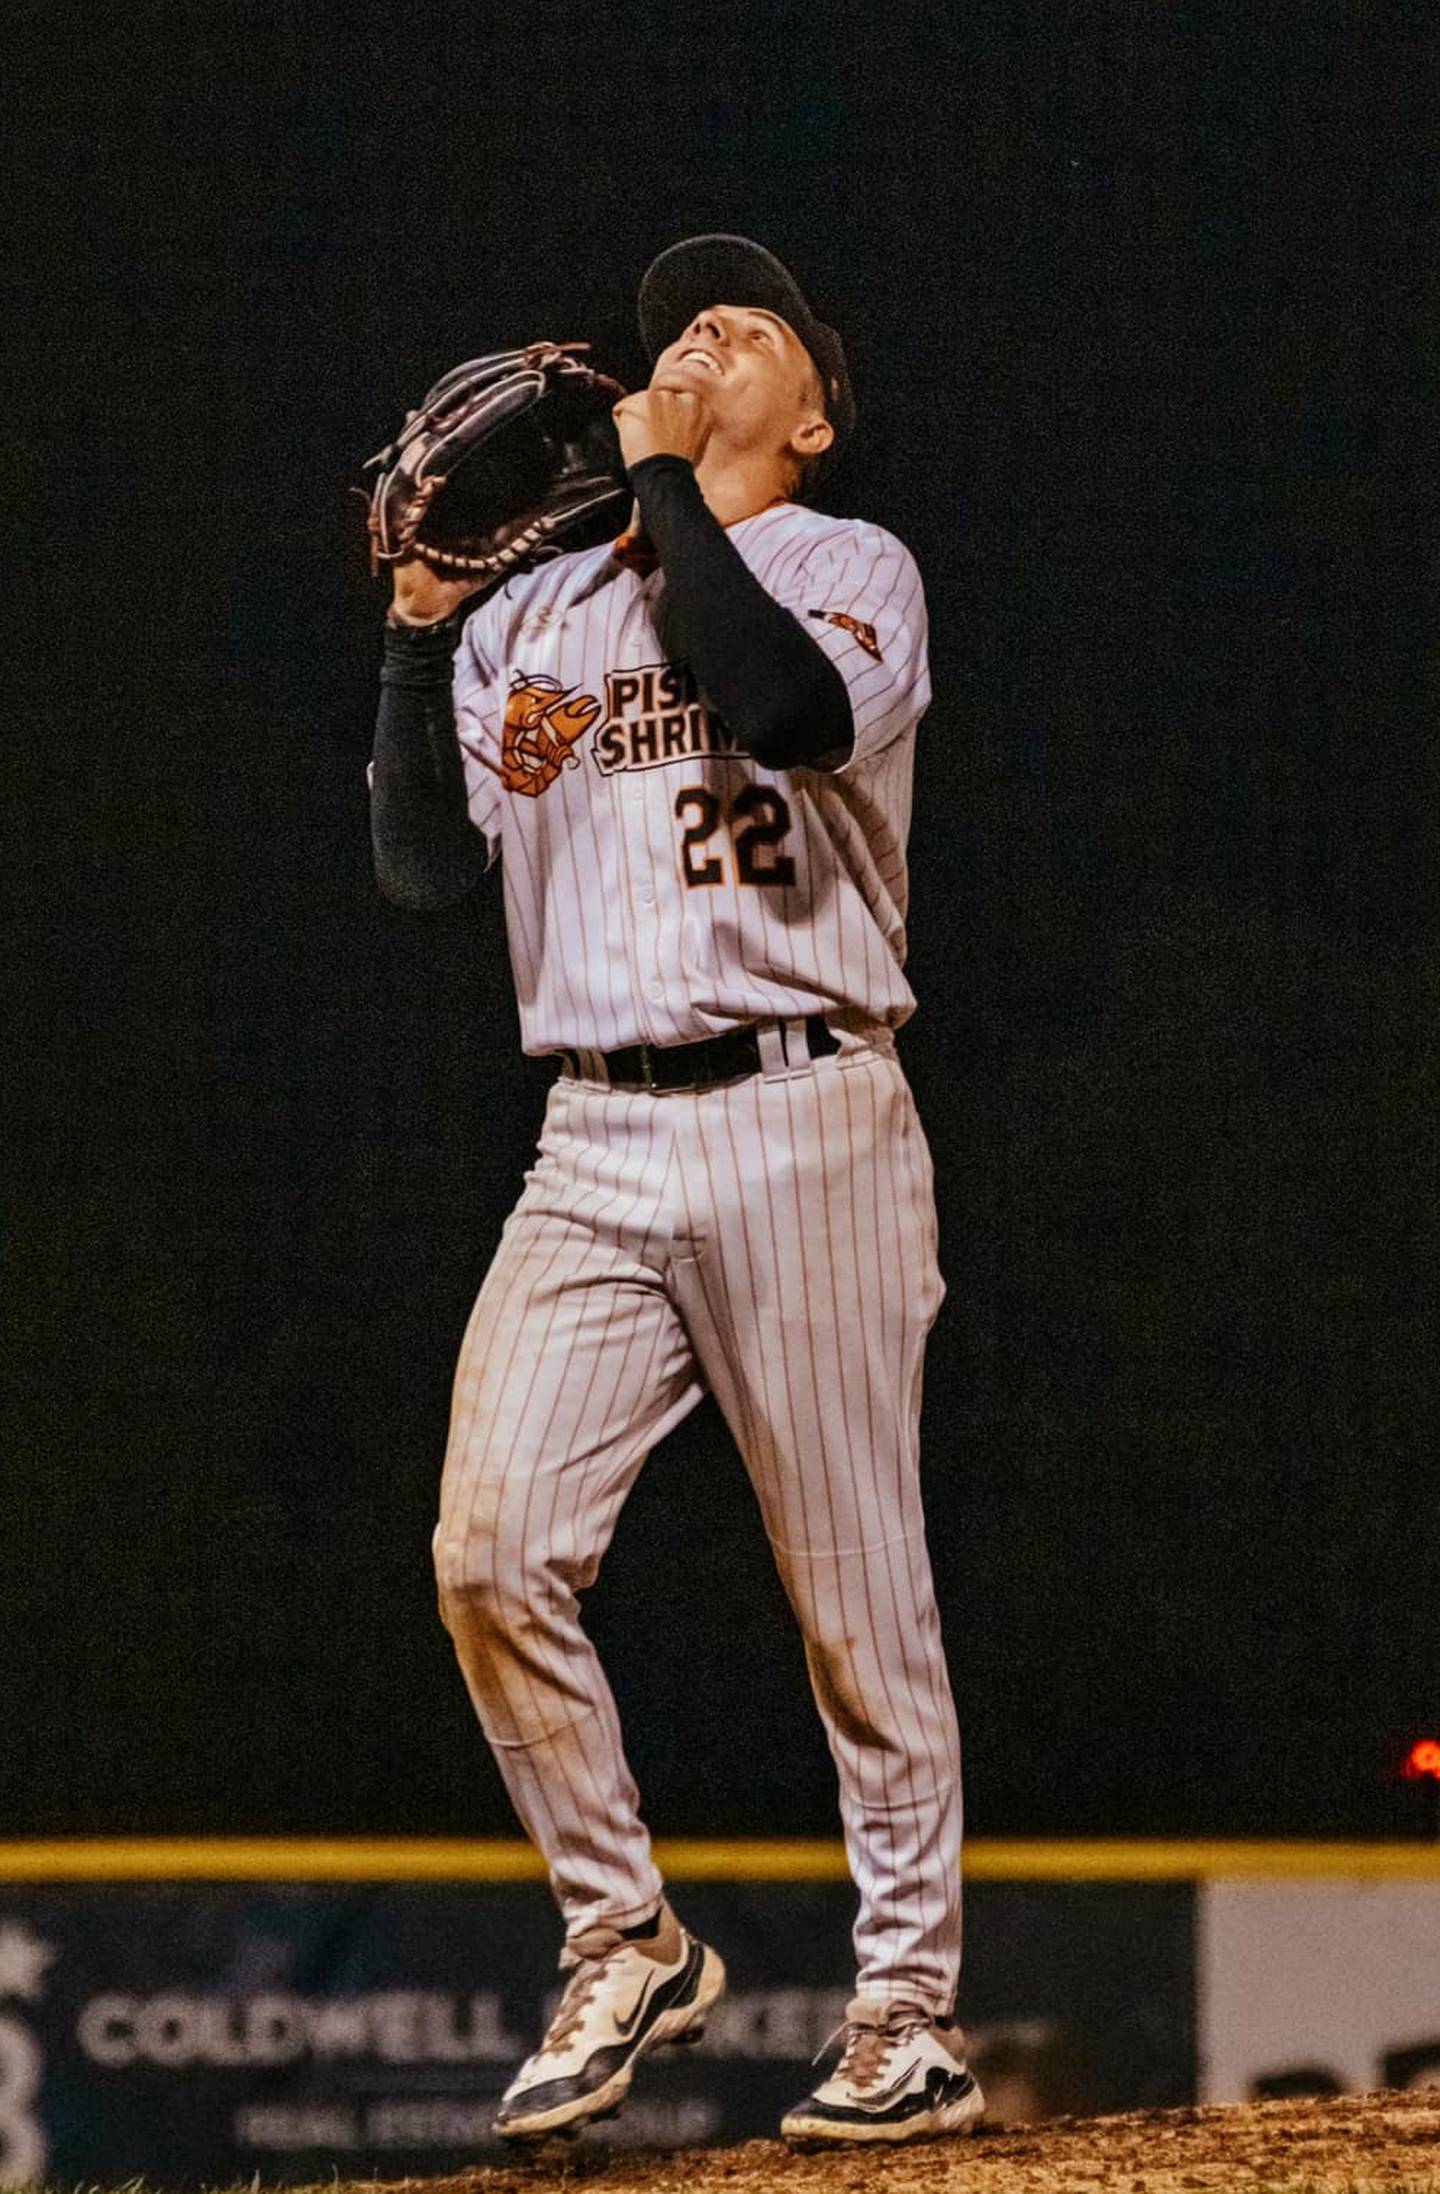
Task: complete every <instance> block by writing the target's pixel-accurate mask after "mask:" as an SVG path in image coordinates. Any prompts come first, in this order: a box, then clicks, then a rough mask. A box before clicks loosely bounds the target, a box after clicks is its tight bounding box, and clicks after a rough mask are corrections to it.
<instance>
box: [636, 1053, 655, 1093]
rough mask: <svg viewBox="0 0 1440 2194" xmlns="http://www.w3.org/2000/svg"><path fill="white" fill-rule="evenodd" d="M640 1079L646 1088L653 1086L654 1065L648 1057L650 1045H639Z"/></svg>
mask: <svg viewBox="0 0 1440 2194" xmlns="http://www.w3.org/2000/svg"><path fill="white" fill-rule="evenodd" d="M640 1080H641V1082H642V1083H643V1084H644V1086H645V1088H646V1089H653V1088H654V1087H655V1067H654V1063H653V1062H652V1060H651V1057H650V1046H649V1045H648V1044H642V1045H641V1046H640Z"/></svg>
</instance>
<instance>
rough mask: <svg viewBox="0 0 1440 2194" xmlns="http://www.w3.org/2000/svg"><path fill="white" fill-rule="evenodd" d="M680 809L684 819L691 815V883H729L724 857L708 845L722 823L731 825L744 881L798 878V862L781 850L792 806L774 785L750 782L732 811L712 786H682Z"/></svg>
mask: <svg viewBox="0 0 1440 2194" xmlns="http://www.w3.org/2000/svg"><path fill="white" fill-rule="evenodd" d="M675 813H676V815H677V816H678V817H679V818H680V820H681V822H682V823H683V822H685V821H686V819H687V817H688V818H689V827H688V828H687V829H686V830H685V832H684V834H683V835H682V837H681V840H680V868H681V872H682V874H683V875H684V878H685V881H686V883H687V884H723V883H724V881H725V863H724V861H723V860H722V859H721V857H720V855H719V854H717V853H709V852H707V851H706V850H705V849H706V843H707V841H708V840H709V839H711V838H713V837H714V835H715V833H716V831H717V830H718V829H719V828H720V825H721V824H722V822H728V823H729V825H730V829H731V834H732V836H733V839H734V845H735V874H736V877H737V879H738V880H739V882H740V883H742V884H793V883H794V881H795V863H794V861H793V860H792V859H791V857H790V855H789V854H788V853H781V852H779V851H778V850H777V849H778V847H779V846H780V844H781V841H782V840H783V839H784V838H785V837H786V836H787V834H788V832H789V829H790V809H789V806H788V805H787V803H786V801H785V799H784V797H783V795H782V794H780V793H779V792H777V791H776V789H775V787H774V786H773V785H746V786H745V788H744V790H743V791H741V792H738V793H737V794H736V796H735V798H734V799H733V800H732V801H731V803H730V812H729V815H728V816H727V815H726V813H725V810H724V808H723V806H722V805H721V803H720V801H719V800H718V799H717V798H716V796H715V794H714V793H713V792H711V790H710V789H709V787H708V786H707V785H682V786H681V788H680V790H679V791H678V792H677V793H676V795H675ZM737 825H739V826H741V827H739V828H737V827H736V826H737Z"/></svg>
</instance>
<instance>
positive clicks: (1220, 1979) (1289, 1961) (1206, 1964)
mask: <svg viewBox="0 0 1440 2194" xmlns="http://www.w3.org/2000/svg"><path fill="white" fill-rule="evenodd" d="M1198 1930H1199V1948H1198V1960H1199V1974H1198V1980H1199V2019H1200V2084H1201V2098H1202V2100H1204V2101H1206V2102H1220V2103H1228V2102H1241V2101H1244V2100H1246V2099H1248V2098H1250V2097H1261V2096H1274V2095H1287V2094H1341V2093H1350V2092H1358V2091H1360V2090H1363V2089H1365V2088H1371V2087H1420V2086H1432V2085H1435V2086H1440V1881H1393V1882H1380V1881H1377V1882H1360V1881H1356V1882H1347V1881H1290V1882H1285V1881H1275V1882H1263V1881H1243V1880H1239V1881H1217V1882H1210V1883H1207V1884H1206V1885H1205V1886H1204V1888H1203V1889H1202V1890H1201V1891H1200V1903H1199V1914H1198Z"/></svg>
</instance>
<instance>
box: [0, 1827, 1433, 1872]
mask: <svg viewBox="0 0 1440 2194" xmlns="http://www.w3.org/2000/svg"><path fill="white" fill-rule="evenodd" d="M655 1858H656V1861H657V1864H658V1865H659V1867H660V1869H661V1871H662V1873H664V1874H665V1875H667V1876H668V1877H669V1879H670V1880H672V1881H679V1882H685V1881H689V1882H838V1881H844V1880H845V1879H846V1878H847V1869H846V1865H845V1853H844V1850H843V1847H842V1846H841V1845H840V1843H839V1842H838V1841H829V1840H825V1841H816V1842H806V1841H804V1840H800V1839H796V1840H788V1839H787V1840H783V1841H775V1842H726V1841H723V1840H713V1839H697V1840H691V1841H686V1840H684V1839H680V1840H671V1841H668V1842H667V1841H661V1842H659V1843H657V1844H656V1846H655ZM964 1872H965V1873H966V1875H967V1876H968V1877H969V1879H970V1880H972V1881H989V1882H1021V1881H1029V1882H1160V1881H1214V1880H1217V1879H1234V1878H1236V1877H1248V1878H1256V1877H1269V1878H1272V1879H1274V1878H1281V1879H1290V1880H1315V1879H1334V1878H1337V1877H1339V1878H1348V1879H1350V1880H1352V1881H1436V1882H1440V1841H1437V1842H1435V1843H1433V1844H1426V1843H1418V1842H1417V1843H1244V1842H1154V1843H1151V1842H1138V1841H1106V1842H1091V1843H1071V1842H1050V1841H1046V1840H1043V1839H1034V1840H1031V1839H1019V1840H1009V1839H998V1838H997V1839H987V1838H984V1837H977V1838H975V1839H974V1840H973V1841H972V1842H971V1843H969V1844H967V1846H966V1848H965V1857H964ZM543 1878H544V1868H543V1865H542V1864H541V1860H540V1857H539V1854H538V1853H537V1852H536V1851H535V1850H534V1849H533V1848H532V1847H531V1846H530V1845H529V1844H526V1843H519V1842H513V1843H512V1842H499V1841H490V1840H488V1839H474V1840H471V1839H464V1838H458V1837H456V1838H444V1837H426V1838H408V1837H377V1838H365V1837H322V1836H300V1837H280V1836H277V1837H229V1836H220V1837H198V1838H197V1837H164V1836H158V1837H147V1836H140V1837H107V1838H98V1839H90V1838H59V1839H51V1840H47V1841H32V1842H9V1843H7V1842H4V1841H0V1883H3V1882H174V1881H209V1882H246V1881H266V1882H269V1881H316V1882H360V1881H363V1882H533V1881H540V1880H543Z"/></svg>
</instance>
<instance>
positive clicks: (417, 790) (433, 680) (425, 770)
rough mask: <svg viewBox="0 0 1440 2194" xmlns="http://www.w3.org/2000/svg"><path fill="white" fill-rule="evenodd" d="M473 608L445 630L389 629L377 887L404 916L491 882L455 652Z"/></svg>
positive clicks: (373, 827) (379, 765)
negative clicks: (471, 800)
mask: <svg viewBox="0 0 1440 2194" xmlns="http://www.w3.org/2000/svg"><path fill="white" fill-rule="evenodd" d="M473 606H474V605H473V604H472V603H462V604H461V606H460V608H459V609H458V610H456V611H455V613H454V614H453V616H450V617H447V618H445V619H444V621H443V622H442V623H440V624H436V625H393V624H391V623H389V622H388V620H387V622H386V626H385V653H384V659H383V661H382V663H381V666H380V706H379V709H378V710H377V712H376V717H375V750H374V754H373V757H372V771H371V779H370V843H371V848H372V851H373V854H374V861H375V881H376V883H377V884H378V885H379V887H380V889H381V891H382V892H383V893H384V895H385V897H386V898H387V899H390V900H393V901H394V903H395V904H396V905H397V906H402V907H443V906H449V905H451V904H452V902H453V901H455V900H456V899H462V898H463V897H464V896H465V894H466V892H467V891H469V890H470V889H471V887H472V886H473V885H474V884H475V883H476V882H477V881H478V880H479V878H480V877H481V876H482V875H483V874H484V872H485V865H486V861H487V858H488V849H487V846H486V842H485V837H484V833H483V832H481V831H478V830H477V829H476V828H475V826H474V824H473V823H472V822H471V821H470V816H469V810H468V807H467V803H466V796H465V770H464V764H463V763H462V761H461V758H460V747H459V744H458V742H457V740H456V737H455V701H454V695H453V690H452V688H453V681H454V675H455V648H456V644H457V642H458V640H459V638H460V631H461V627H462V625H463V624H464V621H465V617H466V615H467V613H468V612H469V610H470V609H471V608H473Z"/></svg>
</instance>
